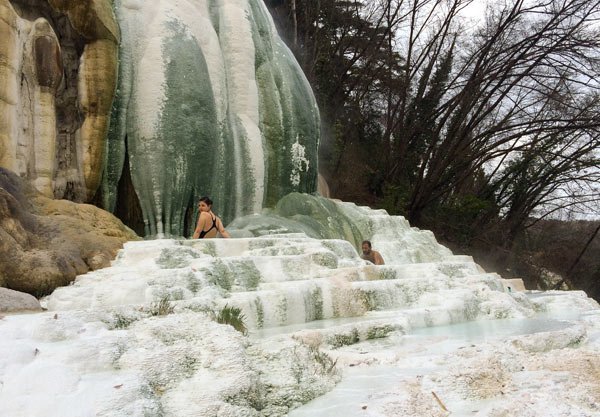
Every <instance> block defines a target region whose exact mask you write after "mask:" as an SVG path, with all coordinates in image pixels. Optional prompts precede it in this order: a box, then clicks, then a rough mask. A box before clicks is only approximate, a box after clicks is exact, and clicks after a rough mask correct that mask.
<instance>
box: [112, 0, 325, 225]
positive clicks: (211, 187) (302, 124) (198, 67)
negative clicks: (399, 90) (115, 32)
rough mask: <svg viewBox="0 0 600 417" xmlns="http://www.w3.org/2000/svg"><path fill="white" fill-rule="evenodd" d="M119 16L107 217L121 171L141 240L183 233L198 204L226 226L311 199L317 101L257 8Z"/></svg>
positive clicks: (258, 2) (210, 0)
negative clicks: (285, 201)
mask: <svg viewBox="0 0 600 417" xmlns="http://www.w3.org/2000/svg"><path fill="white" fill-rule="evenodd" d="M115 11H116V16H117V21H118V22H119V26H120V28H121V33H122V42H121V49H120V67H119V87H118V91H117V96H116V99H115V106H114V111H113V119H112V123H111V132H110V134H109V137H108V150H107V158H106V170H105V175H104V183H103V184H104V185H103V196H104V205H105V206H106V207H107V208H108V209H109V210H110V211H114V210H115V207H116V205H117V204H118V202H119V200H120V199H123V198H124V196H122V195H119V189H118V184H119V181H122V177H123V176H124V175H128V171H127V170H126V169H124V163H125V161H128V165H129V168H130V173H131V182H132V183H133V188H134V189H135V193H136V195H137V197H138V198H139V204H140V206H141V210H142V213H143V219H144V223H145V233H146V234H147V235H159V236H164V235H171V236H172V235H176V236H182V235H183V234H184V233H186V232H189V229H190V227H191V224H192V223H193V220H192V221H191V222H190V219H192V218H193V216H191V212H192V211H193V210H194V209H195V200H196V199H197V198H198V197H200V196H201V195H210V196H211V197H213V199H214V201H215V202H217V205H218V207H216V209H217V210H218V213H219V214H220V215H221V216H222V217H223V218H224V219H225V220H226V221H229V220H232V219H233V218H234V217H238V216H241V215H246V214H252V213H258V212H260V210H261V208H262V207H263V206H264V205H273V204H275V203H276V202H277V200H279V199H280V198H281V197H282V196H283V195H285V194H287V193H289V192H291V191H300V192H313V191H315V190H316V184H317V182H316V181H317V165H316V161H317V147H318V142H319V114H318V110H317V106H316V102H315V100H314V97H313V94H312V91H311V89H310V86H309V84H308V82H307V81H306V78H305V77H304V75H303V73H302V71H301V69H300V67H299V66H298V64H297V62H296V61H295V59H294V57H293V55H292V54H291V52H290V51H289V50H288V48H287V47H286V46H285V45H284V44H283V42H282V41H281V39H280V38H279V36H278V35H277V33H276V31H275V28H274V25H273V22H272V19H271V16H270V15H269V13H268V11H267V10H266V7H265V5H264V3H263V2H262V0H198V1H177V2H173V1H171V0H152V1H141V0H117V1H116V2H115ZM298 150H300V151H301V153H300V154H301V155H302V157H303V158H305V161H307V162H306V163H304V164H303V163H302V161H300V163H299V161H298ZM127 156H128V159H126V158H127ZM308 162H310V163H308ZM292 172H296V176H295V177H294V178H291V177H290V173H292ZM186 222H187V223H186ZM186 227H187V229H188V230H185V229H186Z"/></svg>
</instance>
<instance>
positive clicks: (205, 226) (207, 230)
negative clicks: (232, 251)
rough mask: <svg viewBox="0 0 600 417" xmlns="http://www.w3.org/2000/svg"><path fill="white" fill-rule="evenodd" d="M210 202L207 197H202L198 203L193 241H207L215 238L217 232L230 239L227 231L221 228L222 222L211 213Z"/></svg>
mask: <svg viewBox="0 0 600 417" xmlns="http://www.w3.org/2000/svg"><path fill="white" fill-rule="evenodd" d="M212 203H213V202H212V200H211V199H210V198H208V197H202V198H201V199H200V200H199V201H198V211H199V212H200V213H199V214H198V223H197V224H196V230H194V235H193V236H192V238H193V239H208V238H213V237H217V232H219V233H220V234H221V236H222V237H230V236H229V233H227V230H225V228H224V227H223V222H222V221H221V219H219V218H218V217H217V216H216V215H215V214H214V213H213V212H212Z"/></svg>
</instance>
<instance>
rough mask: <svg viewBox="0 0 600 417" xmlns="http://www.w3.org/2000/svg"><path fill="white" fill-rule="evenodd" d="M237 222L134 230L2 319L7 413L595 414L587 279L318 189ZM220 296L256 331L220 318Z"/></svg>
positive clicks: (598, 380)
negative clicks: (544, 274)
mask: <svg viewBox="0 0 600 417" xmlns="http://www.w3.org/2000/svg"><path fill="white" fill-rule="evenodd" d="M234 226H236V227H237V229H236V228H234ZM336 231H337V232H336ZM231 232H232V233H233V234H234V235H235V236H238V237H237V238H234V239H212V240H154V241H144V242H130V243H127V244H126V245H125V248H124V249H123V250H122V251H121V252H120V254H119V256H118V258H117V259H116V261H115V262H114V263H113V265H112V266H111V267H110V268H106V269H103V270H99V271H95V272H91V273H88V274H86V275H83V276H80V277H79V278H78V279H77V281H76V282H75V283H74V285H71V286H69V287H64V288H60V289H58V290H56V291H55V292H54V293H53V294H52V295H51V296H49V297H48V298H47V299H46V300H45V304H46V306H47V307H48V310H49V311H48V312H46V313H42V314H35V315H21V316H7V317H4V318H3V319H2V320H0V415H2V416H11V417H13V416H28V417H34V416H42V415H43V416H45V417H47V416H57V417H58V416H60V417H65V416H77V417H80V416H84V415H102V416H124V415H127V416H148V415H150V416H173V417H175V416H177V417H180V416H200V415H201V416H265V417H266V416H269V417H271V416H284V415H287V414H288V413H290V415H291V416H339V415H346V416H390V417H391V416H400V415H401V416H407V417H410V416H415V417H417V416H419V417H422V416H447V415H449V413H450V412H451V413H452V415H453V416H455V415H457V416H463V415H464V416H472V415H476V416H490V417H491V416H493V417H498V416H517V415H527V416H535V417H538V416H539V417H547V416H557V417H558V416H573V417H575V416H594V415H598V412H599V410H598V404H600V398H599V396H600V390H599V388H600V375H599V374H598V369H600V355H599V353H600V307H599V306H598V304H597V303H596V302H595V301H593V300H591V299H589V298H587V297H586V296H585V294H583V293H581V292H567V293H563V292H549V293H539V292H537V293H530V294H526V293H520V292H511V291H509V290H508V289H507V286H506V284H505V283H503V280H501V279H500V277H498V276H497V275H495V274H490V273H486V272H485V271H483V270H482V269H481V268H480V267H479V266H478V265H476V264H475V263H473V261H472V260H471V258H469V257H467V256H455V255H453V254H452V253H451V252H450V251H449V250H448V249H446V248H445V247H443V246H441V245H439V244H438V243H437V242H436V241H435V238H434V236H433V235H432V234H431V233H430V232H427V231H421V230H418V229H415V228H411V227H410V226H409V225H408V223H407V222H406V221H405V220H404V219H403V218H401V217H393V216H388V215H387V214H386V213H385V212H384V211H381V210H371V209H368V208H365V207H357V206H355V205H354V204H349V203H341V202H334V201H331V200H326V199H323V198H318V197H311V196H303V195H300V194H293V195H290V196H288V197H286V198H284V199H283V200H282V201H280V203H279V204H278V205H277V207H276V208H275V209H273V210H271V211H268V212H266V213H265V214H263V215H260V216H248V217H246V218H242V219H239V220H238V221H236V222H235V223H234V224H233V225H231ZM336 233H337V236H336ZM363 237H371V238H372V240H373V242H374V244H375V246H376V247H377V249H380V250H381V252H382V255H383V257H384V258H385V260H386V262H387V263H386V265H385V266H373V265H368V264H366V263H365V262H364V261H362V260H361V259H360V258H359V257H358V254H357V253H356V250H355V249H354V248H355V247H356V240H360V239H362V238H363ZM350 241H352V242H353V243H350ZM161 301H162V303H161ZM224 306H229V307H239V308H241V310H242V311H243V313H244V315H245V322H246V325H247V326H248V328H249V330H250V331H249V336H243V335H242V334H241V333H239V332H237V331H235V330H234V329H233V328H232V327H230V326H228V325H221V324H217V323H216V322H215V321H214V320H213V314H214V313H213V312H218V311H219V310H220V309H221V308H222V307H224ZM340 381H341V382H340ZM336 384H338V387H339V388H336V387H335V385H336ZM327 392H329V393H327ZM326 393H327V394H326ZM432 393H433V394H432ZM324 394H325V395H324ZM319 396H321V397H319ZM317 397H319V398H317ZM314 398H317V399H316V400H315V401H313V402H310V403H309V401H310V400H311V399H314ZM306 403H308V404H306ZM303 404H306V405H305V406H303ZM445 409H447V410H449V411H445ZM292 410H293V411H292Z"/></svg>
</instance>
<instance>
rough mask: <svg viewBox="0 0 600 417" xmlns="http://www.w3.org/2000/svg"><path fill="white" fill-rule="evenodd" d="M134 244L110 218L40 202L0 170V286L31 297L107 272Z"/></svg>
mask: <svg viewBox="0 0 600 417" xmlns="http://www.w3.org/2000/svg"><path fill="white" fill-rule="evenodd" d="M136 239H139V238H138V237H137V235H135V233H133V232H132V231H131V230H130V229H129V228H127V227H126V226H124V225H123V224H122V223H121V222H120V221H119V220H118V219H117V218H116V217H114V216H113V215H112V214H110V213H108V212H106V211H104V210H101V209H99V208H97V207H94V206H91V205H89V204H76V203H73V202H70V201H66V200H52V199H49V198H46V197H44V196H43V195H41V194H40V193H38V192H37V191H35V190H34V189H33V187H32V186H30V185H29V184H28V183H26V182H25V181H23V180H21V179H20V178H19V177H17V176H16V175H15V174H13V173H11V172H10V171H8V170H5V169H3V168H0V285H2V286H6V287H9V288H12V289H14V290H18V291H23V292H27V293H30V294H33V295H36V296H41V295H45V294H48V293H50V292H51V291H52V290H54V289H55V288H56V287H58V286H62V285H67V284H69V283H70V282H71V281H73V280H74V279H75V277H76V276H77V275H79V274H83V273H86V272H88V271H90V270H94V269H99V268H102V267H105V266H108V265H109V263H110V260H111V259H114V257H115V255H116V253H117V251H118V249H120V248H121V247H122V246H123V243H124V242H126V241H128V240H136Z"/></svg>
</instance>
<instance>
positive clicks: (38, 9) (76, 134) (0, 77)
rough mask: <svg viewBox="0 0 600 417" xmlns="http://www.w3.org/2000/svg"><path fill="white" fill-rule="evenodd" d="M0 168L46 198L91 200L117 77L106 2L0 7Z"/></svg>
mask: <svg viewBox="0 0 600 417" xmlns="http://www.w3.org/2000/svg"><path fill="white" fill-rule="evenodd" d="M0 39H2V42H1V43H0V166H1V167H4V168H8V169H10V170H11V171H14V172H16V173H17V174H19V175H20V176H22V177H24V178H27V179H29V180H30V181H31V182H32V183H33V184H34V185H35V187H36V188H37V189H38V190H39V191H40V192H42V193H43V194H44V195H45V196H47V197H54V198H68V199H70V200H73V201H90V200H91V199H92V198H93V196H94V194H95V193H96V190H97V189H98V185H99V183H100V179H101V175H102V164H103V163H104V154H105V146H106V143H105V141H106V134H107V132H108V126H109V119H110V111H111V106H112V101H113V97H114V93H115V86H116V76H117V45H118V43H119V28H118V25H117V23H116V21H115V18H114V15H113V12H112V8H111V4H110V1H109V0H83V1H77V2H75V1H66V0H48V1H46V0H40V1H32V0H11V1H9V0H0Z"/></svg>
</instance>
